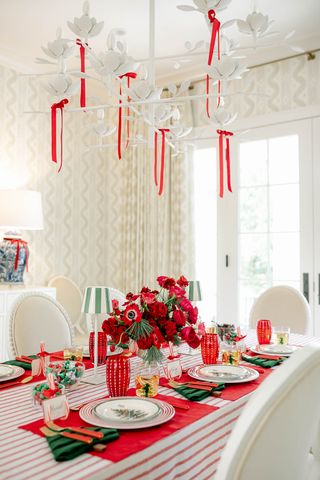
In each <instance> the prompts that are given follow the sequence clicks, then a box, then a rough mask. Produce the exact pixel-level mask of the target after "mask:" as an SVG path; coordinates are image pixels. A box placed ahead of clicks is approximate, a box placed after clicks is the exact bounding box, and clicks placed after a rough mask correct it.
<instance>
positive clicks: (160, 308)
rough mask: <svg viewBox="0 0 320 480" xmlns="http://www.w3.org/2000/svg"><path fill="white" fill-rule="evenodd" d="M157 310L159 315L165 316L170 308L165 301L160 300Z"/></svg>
mask: <svg viewBox="0 0 320 480" xmlns="http://www.w3.org/2000/svg"><path fill="white" fill-rule="evenodd" d="M157 310H158V315H159V317H165V316H166V315H167V312H168V309H167V306H166V305H165V304H164V303H161V302H158V303H157Z"/></svg>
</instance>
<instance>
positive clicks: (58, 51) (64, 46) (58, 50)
mask: <svg viewBox="0 0 320 480" xmlns="http://www.w3.org/2000/svg"><path fill="white" fill-rule="evenodd" d="M41 48H42V50H43V51H44V53H45V54H46V55H48V57H51V58H53V59H55V60H58V59H59V58H63V59H66V58H69V57H71V56H72V55H73V53H74V45H71V46H70V40H67V39H65V38H61V29H60V28H59V29H58V30H57V38H56V39H55V40H54V41H53V42H48V44H47V48H46V47H41Z"/></svg>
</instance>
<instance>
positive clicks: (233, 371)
mask: <svg viewBox="0 0 320 480" xmlns="http://www.w3.org/2000/svg"><path fill="white" fill-rule="evenodd" d="M188 375H189V376H190V377H192V378H196V379H197V380H201V381H206V382H222V383H244V382H251V381H252V380H255V379H256V378H258V377H259V372H257V371H256V370H254V369H252V368H250V367H244V366H241V367H238V366H234V365H220V364H218V365H198V366H196V367H192V368H190V369H189V370H188Z"/></svg>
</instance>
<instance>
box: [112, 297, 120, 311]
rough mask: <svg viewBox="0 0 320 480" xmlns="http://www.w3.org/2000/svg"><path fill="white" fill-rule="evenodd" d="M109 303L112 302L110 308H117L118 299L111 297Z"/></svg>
mask: <svg viewBox="0 0 320 480" xmlns="http://www.w3.org/2000/svg"><path fill="white" fill-rule="evenodd" d="M111 303H112V310H118V309H119V301H118V300H116V299H115V298H113V299H112V300H111Z"/></svg>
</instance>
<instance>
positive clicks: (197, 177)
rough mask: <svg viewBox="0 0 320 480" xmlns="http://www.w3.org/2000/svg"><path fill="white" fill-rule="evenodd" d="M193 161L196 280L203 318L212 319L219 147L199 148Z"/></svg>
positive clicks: (214, 285)
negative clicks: (217, 156)
mask: <svg viewBox="0 0 320 480" xmlns="http://www.w3.org/2000/svg"><path fill="white" fill-rule="evenodd" d="M193 162H194V168H193V171H194V198H195V202H194V218H195V257H196V277H197V278H196V280H200V283H201V290H202V301H201V302H199V304H198V305H197V306H198V308H199V313H200V316H201V319H202V320H203V321H205V322H206V323H209V322H210V321H211V320H212V319H213V318H215V317H216V312H217V283H216V275H217V254H216V251H217V186H216V185H217V176H216V150H215V149H214V148H209V149H199V150H196V151H195V154H194V160H193Z"/></svg>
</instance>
